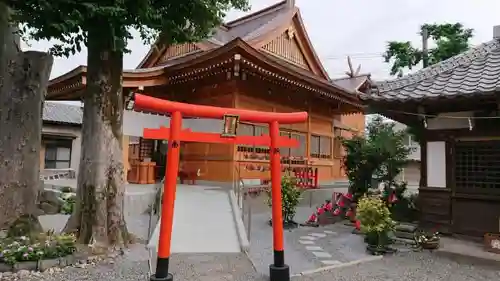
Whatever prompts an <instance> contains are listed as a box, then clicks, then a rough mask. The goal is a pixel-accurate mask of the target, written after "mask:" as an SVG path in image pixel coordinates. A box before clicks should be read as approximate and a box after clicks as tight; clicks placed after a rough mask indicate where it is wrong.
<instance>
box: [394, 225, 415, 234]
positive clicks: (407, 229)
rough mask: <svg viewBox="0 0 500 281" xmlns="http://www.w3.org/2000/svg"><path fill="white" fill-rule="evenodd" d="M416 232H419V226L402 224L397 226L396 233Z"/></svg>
mask: <svg viewBox="0 0 500 281" xmlns="http://www.w3.org/2000/svg"><path fill="white" fill-rule="evenodd" d="M416 230H417V226H416V225H414V224H410V223H400V224H398V225H396V231H399V232H408V233H415V231H416Z"/></svg>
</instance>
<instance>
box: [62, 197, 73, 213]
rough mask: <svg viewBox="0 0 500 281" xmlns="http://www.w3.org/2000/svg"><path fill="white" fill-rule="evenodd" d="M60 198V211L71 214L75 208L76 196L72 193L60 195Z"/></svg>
mask: <svg viewBox="0 0 500 281" xmlns="http://www.w3.org/2000/svg"><path fill="white" fill-rule="evenodd" d="M62 200H63V201H64V203H63V205H62V206H61V213H63V214H65V215H71V214H72V213H73V210H74V209H75V204H76V196H73V195H72V196H66V197H62Z"/></svg>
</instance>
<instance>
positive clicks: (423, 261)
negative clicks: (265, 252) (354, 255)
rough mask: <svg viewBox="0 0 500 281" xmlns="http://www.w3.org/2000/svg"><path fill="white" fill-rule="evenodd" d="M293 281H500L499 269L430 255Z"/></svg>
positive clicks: (407, 256)
mask: <svg viewBox="0 0 500 281" xmlns="http://www.w3.org/2000/svg"><path fill="white" fill-rule="evenodd" d="M292 280H293V281H331V280H337V281H344V280H345V281H365V280H370V281H379V280H380V281H396V280H405V281H412V280H415V281H424V280H425V281H442V280H453V281H483V280H484V281H487V280H488V281H492V280H500V271H499V268H498V267H497V268H494V267H483V266H479V265H472V264H470V263H468V262H466V263H458V262H454V261H452V260H449V259H446V258H440V257H438V256H436V255H433V254H432V253H429V252H410V253H404V254H399V255H394V256H386V257H384V258H383V259H381V260H378V261H373V262H367V263H362V264H358V265H354V266H350V267H344V268H337V269H332V270H328V271H324V272H318V273H315V274H311V275H306V276H299V277H295V278H293V279H292Z"/></svg>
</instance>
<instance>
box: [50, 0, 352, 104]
mask: <svg viewBox="0 0 500 281" xmlns="http://www.w3.org/2000/svg"><path fill="white" fill-rule="evenodd" d="M294 2H295V1H291V0H288V1H282V2H279V3H277V4H274V5H272V6H270V7H267V8H265V9H263V10H260V11H257V12H255V13H252V14H250V15H247V16H244V17H241V18H239V19H236V20H234V21H230V22H227V23H225V24H223V25H221V26H220V27H218V28H217V29H216V30H215V32H214V34H213V35H212V36H211V37H210V38H208V39H206V40H203V41H202V42H198V43H195V45H196V50H195V51H193V52H190V53H188V54H185V55H182V56H178V57H173V58H169V59H166V60H162V61H161V62H160V61H159V58H160V57H161V56H162V54H163V53H164V52H165V51H166V49H167V48H168V46H165V45H163V46H161V45H160V44H155V45H154V47H152V48H151V49H150V51H149V52H148V54H147V55H146V57H145V58H144V60H143V61H142V62H141V63H140V65H139V66H138V68H137V69H134V70H124V72H123V76H124V77H123V81H124V84H123V85H124V87H131V88H134V87H135V88H136V87H140V86H156V85H162V83H163V85H167V84H168V83H169V81H170V80H171V79H173V76H175V75H178V73H179V72H182V71H185V70H186V69H189V68H191V69H195V68H197V67H198V68H200V67H203V68H205V67H206V66H205V65H204V66H200V65H201V64H208V61H211V62H212V63H214V64H216V63H217V59H219V60H220V61H227V59H228V57H230V56H231V55H234V54H236V53H239V52H242V53H241V54H245V56H246V57H244V59H249V60H252V62H251V63H252V64H255V63H257V64H259V65H261V66H265V67H267V68H268V69H269V70H271V71H274V72H276V73H278V72H279V73H280V75H282V76H286V78H287V80H291V81H292V82H293V83H296V81H299V82H300V83H306V84H307V85H308V86H314V87H316V88H319V89H321V91H323V92H326V93H327V95H328V97H329V98H334V99H339V100H344V101H345V102H348V103H350V104H353V105H356V106H357V107H361V104H362V101H361V100H360V99H359V97H358V95H357V94H356V91H357V89H358V88H359V87H356V85H358V84H359V82H360V81H359V80H360V78H357V77H356V78H354V80H353V81H349V80H350V79H347V80H346V79H342V80H337V79H336V80H331V79H330V78H329V76H328V74H327V73H326V71H325V69H324V67H323V65H322V64H321V61H320V60H319V58H318V56H317V54H316V52H315V51H314V48H313V46H312V44H311V42H310V39H309V37H308V35H307V32H306V30H305V28H304V25H303V22H302V18H301V15H300V11H299V9H298V8H297V7H295V6H294ZM290 26H295V28H296V32H297V34H298V35H297V36H299V37H300V39H301V46H300V47H301V48H302V50H303V51H305V52H306V53H307V54H308V59H307V60H308V61H307V63H308V64H309V65H310V66H311V69H313V70H308V69H305V68H301V67H299V66H297V65H294V64H293V63H290V62H287V61H286V60H284V59H281V58H280V57H278V56H276V55H272V54H270V53H268V52H266V51H264V50H262V49H261V47H262V46H264V45H265V44H267V43H269V42H271V41H272V40H274V39H275V38H276V37H278V36H279V35H280V34H282V33H283V32H285V31H286V30H287V29H289V28H290ZM85 84H86V67H84V66H80V67H78V68H76V69H74V70H72V71H70V72H68V73H66V74H64V75H62V76H60V77H57V78H55V79H53V80H51V81H50V84H49V94H48V97H47V98H48V99H52V98H55V99H61V97H62V96H63V92H64V95H65V96H66V97H67V96H68V93H70V92H72V91H75V90H81V89H82V87H84V85H85ZM69 85H71V86H69ZM71 95H72V96H74V97H73V98H72V99H75V98H76V94H75V93H72V94H71ZM56 96H57V98H56Z"/></svg>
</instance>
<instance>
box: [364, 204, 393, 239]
mask: <svg viewBox="0 0 500 281" xmlns="http://www.w3.org/2000/svg"><path fill="white" fill-rule="evenodd" d="M356 217H357V219H358V220H359V221H360V223H361V231H362V232H363V233H364V234H366V235H367V236H368V238H369V239H370V240H372V241H370V243H369V244H371V245H381V244H387V241H386V239H385V238H386V237H387V233H389V232H390V231H392V230H393V229H394V226H395V225H396V223H395V222H394V221H393V220H392V218H391V212H390V211H389V209H388V208H387V205H386V204H385V202H384V201H382V199H381V198H379V197H362V198H361V199H360V200H359V202H358V205H357V208H356ZM373 238H376V240H375V241H374V240H373ZM380 238H383V239H384V241H382V240H381V239H380Z"/></svg>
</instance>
